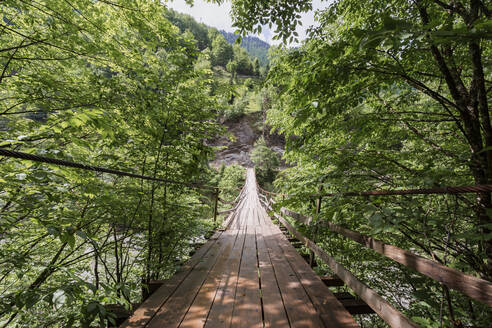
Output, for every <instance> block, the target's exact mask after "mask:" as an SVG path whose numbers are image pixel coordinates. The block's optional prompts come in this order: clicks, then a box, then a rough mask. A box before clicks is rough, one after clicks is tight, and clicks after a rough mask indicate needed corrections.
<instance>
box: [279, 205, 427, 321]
mask: <svg viewBox="0 0 492 328" xmlns="http://www.w3.org/2000/svg"><path fill="white" fill-rule="evenodd" d="M275 217H276V218H277V219H278V220H279V221H280V222H281V223H282V224H283V225H284V226H285V227H286V228H287V229H289V231H290V232H291V233H292V234H294V235H295V236H296V237H297V238H298V239H299V240H301V241H303V242H304V243H305V244H306V246H308V247H309V248H310V249H311V250H312V251H313V252H314V253H315V254H316V255H317V256H318V257H319V258H321V259H322V260H323V261H324V262H325V263H326V264H328V266H329V267H330V268H331V269H332V270H333V272H335V274H336V275H337V276H338V277H340V279H342V280H343V281H344V282H345V283H346V284H347V286H349V287H350V288H351V289H352V290H353V291H354V292H355V293H356V294H357V295H358V296H359V297H360V298H362V299H363V300H364V301H365V302H366V303H367V305H369V306H370V307H371V308H372V309H373V310H374V311H375V312H376V313H377V314H378V315H379V316H380V317H381V318H382V319H383V320H384V321H385V322H386V323H387V324H388V325H389V326H390V327H393V328H417V327H418V325H416V324H415V323H413V322H412V321H410V319H408V318H407V317H406V316H405V315H404V314H403V313H401V312H400V311H398V310H397V309H395V308H394V307H393V306H392V305H391V304H389V303H388V302H387V301H386V300H385V299H383V298H382V297H381V296H379V295H378V294H377V293H376V292H375V291H374V290H372V289H371V288H369V287H367V286H366V285H365V284H364V283H362V282H361V281H360V280H358V279H357V278H356V277H355V276H354V275H353V274H352V273H351V272H350V271H348V270H347V269H345V268H344V267H343V266H342V265H340V264H339V263H338V262H337V261H336V260H335V259H334V258H333V257H331V256H330V255H328V254H327V253H326V252H325V251H323V250H322V249H321V248H320V247H319V246H318V245H316V244H315V243H313V242H312V241H311V240H309V239H307V238H306V237H304V236H303V235H301V234H300V233H299V232H298V231H297V230H295V229H294V227H292V226H291V225H290V223H289V222H287V221H286V220H285V219H284V218H282V217H281V216H279V215H277V214H275Z"/></svg>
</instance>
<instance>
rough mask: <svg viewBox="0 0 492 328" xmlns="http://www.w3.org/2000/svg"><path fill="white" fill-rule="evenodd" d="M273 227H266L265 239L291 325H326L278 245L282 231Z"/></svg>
mask: <svg viewBox="0 0 492 328" xmlns="http://www.w3.org/2000/svg"><path fill="white" fill-rule="evenodd" d="M273 228H274V227H273V226H269V227H267V228H266V229H265V235H264V240H265V244H266V246H267V249H268V253H269V255H270V259H271V263H272V265H273V269H274V272H275V276H276V278H277V284H278V287H279V289H280V292H281V294H282V299H283V300H284V307H285V311H286V312H287V316H288V319H289V323H290V325H291V327H324V324H323V322H322V321H321V318H320V316H319V314H318V312H317V311H316V308H315V307H314V305H313V303H312V302H311V300H310V299H309V296H308V295H307V293H306V291H305V290H304V287H303V286H302V284H301V283H300V281H299V279H297V276H296V274H295V272H294V271H293V270H292V267H291V266H290V265H289V263H288V262H287V261H285V258H284V257H283V252H282V250H281V249H280V247H279V246H278V242H279V240H278V239H279V238H280V237H282V233H281V232H280V231H279V230H278V229H277V230H276V231H274V230H273Z"/></svg>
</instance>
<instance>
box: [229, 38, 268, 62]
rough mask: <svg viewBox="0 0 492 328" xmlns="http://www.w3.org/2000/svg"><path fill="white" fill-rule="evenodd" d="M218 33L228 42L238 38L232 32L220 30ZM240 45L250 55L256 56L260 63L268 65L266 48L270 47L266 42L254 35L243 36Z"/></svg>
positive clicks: (231, 42)
mask: <svg viewBox="0 0 492 328" xmlns="http://www.w3.org/2000/svg"><path fill="white" fill-rule="evenodd" d="M220 33H222V35H223V36H224V37H225V38H226V40H227V42H229V43H230V44H233V43H234V42H235V41H236V39H237V38H238V35H237V34H234V33H230V32H226V31H222V30H221V31H220ZM241 47H242V48H244V49H246V51H247V52H248V53H249V54H250V55H251V56H253V57H256V58H258V60H259V61H260V64H261V65H263V66H266V65H268V49H270V45H269V44H268V43H267V42H265V41H263V40H260V39H259V38H258V37H256V36H245V37H243V38H242V40H241Z"/></svg>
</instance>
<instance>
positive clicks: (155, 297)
mask: <svg viewBox="0 0 492 328" xmlns="http://www.w3.org/2000/svg"><path fill="white" fill-rule="evenodd" d="M221 234H222V232H216V233H215V234H214V236H213V237H215V238H212V239H210V240H209V241H208V242H207V243H206V244H205V245H204V246H202V247H201V248H200V249H199V250H198V251H197V252H196V253H195V254H194V255H193V256H192V257H191V259H189V260H188V262H186V263H185V264H184V265H183V266H182V267H181V268H180V269H179V270H178V271H177V272H176V273H175V274H174V275H173V276H172V277H171V278H169V279H168V280H166V281H165V282H164V284H163V285H162V286H161V287H160V288H159V289H158V290H157V291H156V292H155V293H153V294H152V295H151V296H150V297H149V298H147V299H146V300H145V301H144V302H143V303H142V305H140V307H138V308H137V309H136V310H135V311H134V312H133V314H132V316H131V317H130V318H128V320H126V321H125V322H124V323H123V324H122V325H121V326H120V327H121V328H137V327H139V328H140V327H144V326H145V325H146V324H147V323H148V322H149V321H150V319H152V317H153V316H154V315H155V313H156V312H157V311H158V310H159V309H160V307H161V306H162V304H164V303H165V302H166V301H167V299H168V298H169V297H170V296H171V295H172V294H173V293H174V291H175V290H176V289H177V288H178V287H179V286H180V284H181V283H182V282H183V280H184V279H185V278H186V277H187V276H188V275H189V274H190V273H191V271H192V270H193V268H194V267H195V266H196V265H197V264H198V263H199V262H200V261H201V260H202V258H203V257H204V256H206V255H207V253H208V252H209V251H210V249H211V248H212V246H213V245H215V243H216V238H218V237H219V236H220V235H221Z"/></svg>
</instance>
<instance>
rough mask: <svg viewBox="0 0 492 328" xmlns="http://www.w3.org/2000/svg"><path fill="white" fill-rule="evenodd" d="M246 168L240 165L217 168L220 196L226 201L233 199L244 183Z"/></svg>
mask: <svg viewBox="0 0 492 328" xmlns="http://www.w3.org/2000/svg"><path fill="white" fill-rule="evenodd" d="M245 173H246V170H245V168H244V167H242V166H240V165H236V164H234V165H229V166H225V165H224V164H222V166H221V167H220V169H219V188H220V189H221V192H220V197H221V198H222V199H224V200H226V201H228V202H231V201H233V200H234V199H235V198H236V197H237V195H238V194H239V189H240V188H241V187H242V186H243V185H244V180H245Z"/></svg>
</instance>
